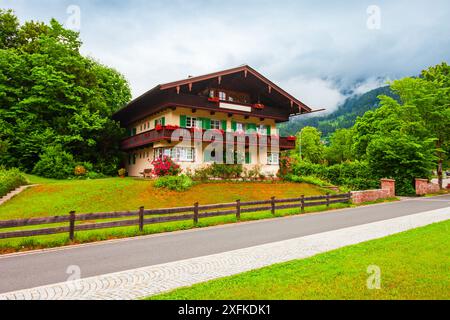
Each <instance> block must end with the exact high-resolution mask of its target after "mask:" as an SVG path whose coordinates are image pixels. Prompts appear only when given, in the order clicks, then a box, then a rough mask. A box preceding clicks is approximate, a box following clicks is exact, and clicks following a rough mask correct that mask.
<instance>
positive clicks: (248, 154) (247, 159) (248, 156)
mask: <svg viewBox="0 0 450 320" xmlns="http://www.w3.org/2000/svg"><path fill="white" fill-rule="evenodd" d="M245 163H246V164H251V159H250V152H246V153H245Z"/></svg>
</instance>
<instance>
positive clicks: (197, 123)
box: [186, 117, 202, 128]
mask: <svg viewBox="0 0 450 320" xmlns="http://www.w3.org/2000/svg"><path fill="white" fill-rule="evenodd" d="M201 127H202V123H201V120H198V119H197V118H193V117H186V128H201Z"/></svg>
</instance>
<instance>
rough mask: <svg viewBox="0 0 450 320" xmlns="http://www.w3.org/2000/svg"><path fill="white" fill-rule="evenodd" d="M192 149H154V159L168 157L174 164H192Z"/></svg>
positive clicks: (193, 153)
mask: <svg viewBox="0 0 450 320" xmlns="http://www.w3.org/2000/svg"><path fill="white" fill-rule="evenodd" d="M194 155H195V152H194V148H158V149H155V152H154V159H155V160H156V159H161V158H162V157H164V156H166V157H170V158H171V159H172V160H173V161H175V162H194Z"/></svg>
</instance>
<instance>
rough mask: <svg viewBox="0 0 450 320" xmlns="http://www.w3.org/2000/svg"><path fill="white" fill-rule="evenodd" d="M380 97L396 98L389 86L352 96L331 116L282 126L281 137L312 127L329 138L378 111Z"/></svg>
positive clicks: (302, 119)
mask: <svg viewBox="0 0 450 320" xmlns="http://www.w3.org/2000/svg"><path fill="white" fill-rule="evenodd" d="M380 95H387V96H390V97H395V94H394V93H393V92H392V91H391V89H390V87H389V86H386V87H381V88H377V89H375V90H372V91H369V92H367V93H365V94H362V95H357V96H352V97H350V98H348V99H347V100H346V101H345V102H344V104H342V105H341V106H340V107H339V108H338V109H337V110H336V111H335V112H333V113H331V114H328V115H325V116H320V115H311V116H300V117H297V118H294V119H291V121H290V122H288V123H285V124H282V125H281V126H280V130H281V135H295V134H296V133H297V132H299V131H300V130H302V129H303V128H304V127H308V126H310V127H315V128H317V129H319V130H320V131H321V132H322V134H323V137H325V138H327V137H329V136H330V134H332V133H333V132H335V131H336V130H337V129H342V128H351V127H352V126H353V125H354V124H355V121H356V119H357V118H358V117H361V116H363V115H364V114H365V113H366V112H367V111H369V110H374V109H377V108H378V107H379V106H380V100H379V99H378V96H380Z"/></svg>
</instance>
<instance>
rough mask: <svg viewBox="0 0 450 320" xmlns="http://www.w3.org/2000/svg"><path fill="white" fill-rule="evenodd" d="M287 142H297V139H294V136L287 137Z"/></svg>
mask: <svg viewBox="0 0 450 320" xmlns="http://www.w3.org/2000/svg"><path fill="white" fill-rule="evenodd" d="M287 140H288V141H295V140H297V138H296V137H294V136H290V137H287Z"/></svg>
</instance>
